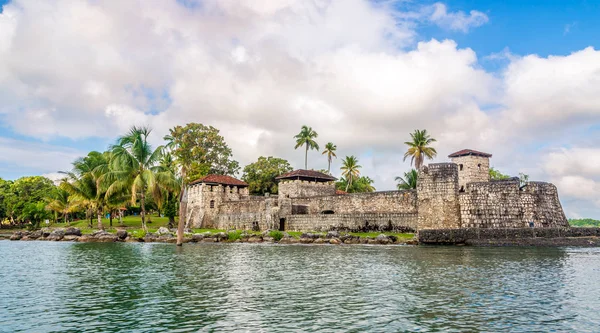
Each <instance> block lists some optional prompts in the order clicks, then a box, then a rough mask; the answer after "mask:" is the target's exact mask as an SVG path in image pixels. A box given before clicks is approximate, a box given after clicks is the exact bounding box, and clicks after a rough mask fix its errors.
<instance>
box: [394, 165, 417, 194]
mask: <svg viewBox="0 0 600 333" xmlns="http://www.w3.org/2000/svg"><path fill="white" fill-rule="evenodd" d="M417 178H419V173H418V172H417V170H416V169H411V170H410V171H409V172H405V173H404V177H400V176H398V177H396V178H395V180H396V181H397V182H398V184H397V185H396V187H397V188H398V189H399V190H410V189H416V188H417Z"/></svg>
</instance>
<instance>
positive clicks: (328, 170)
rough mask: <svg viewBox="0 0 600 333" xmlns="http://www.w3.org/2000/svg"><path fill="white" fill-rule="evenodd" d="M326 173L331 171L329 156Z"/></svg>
mask: <svg viewBox="0 0 600 333" xmlns="http://www.w3.org/2000/svg"><path fill="white" fill-rule="evenodd" d="M327 173H331V157H330V158H328V159H327Z"/></svg>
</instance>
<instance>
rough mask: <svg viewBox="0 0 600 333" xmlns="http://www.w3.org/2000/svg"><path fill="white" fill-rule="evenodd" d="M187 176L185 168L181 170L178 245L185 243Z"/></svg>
mask: <svg viewBox="0 0 600 333" xmlns="http://www.w3.org/2000/svg"><path fill="white" fill-rule="evenodd" d="M185 177H187V171H186V170H185V168H182V170H181V190H180V191H179V223H177V246H181V245H183V231H184V228H185V217H186V216H185V215H186V214H187V212H186V209H187V203H184V202H183V194H184V192H185V186H186V184H185Z"/></svg>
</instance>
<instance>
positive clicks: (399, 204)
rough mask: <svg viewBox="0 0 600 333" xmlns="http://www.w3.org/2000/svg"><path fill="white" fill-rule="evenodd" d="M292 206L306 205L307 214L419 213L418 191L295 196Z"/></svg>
mask: <svg viewBox="0 0 600 333" xmlns="http://www.w3.org/2000/svg"><path fill="white" fill-rule="evenodd" d="M291 204H292V206H306V207H307V212H306V213H307V214H322V213H327V214H334V215H335V214H364V213H409V214H416V213H417V191H415V190H405V191H385V192H372V193H353V194H341V195H330V196H320V197H311V198H294V199H292V202H291Z"/></svg>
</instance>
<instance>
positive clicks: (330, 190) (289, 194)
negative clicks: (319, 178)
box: [278, 180, 335, 198]
mask: <svg viewBox="0 0 600 333" xmlns="http://www.w3.org/2000/svg"><path fill="white" fill-rule="evenodd" d="M278 191H279V196H280V197H286V198H301V197H314V196H323V195H335V183H333V182H325V183H323V182H311V181H305V180H282V181H281V182H279V185H278Z"/></svg>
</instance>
